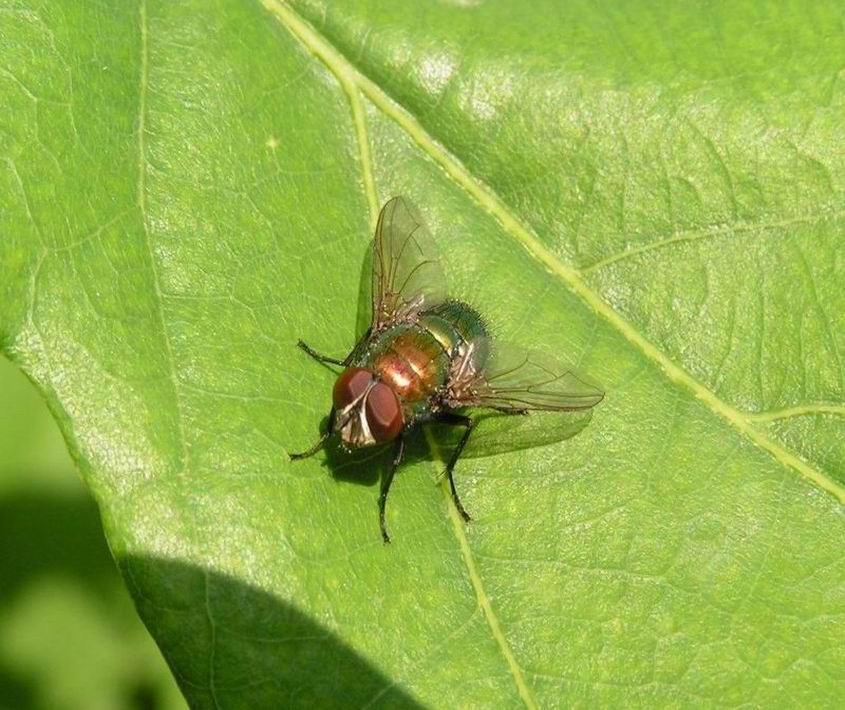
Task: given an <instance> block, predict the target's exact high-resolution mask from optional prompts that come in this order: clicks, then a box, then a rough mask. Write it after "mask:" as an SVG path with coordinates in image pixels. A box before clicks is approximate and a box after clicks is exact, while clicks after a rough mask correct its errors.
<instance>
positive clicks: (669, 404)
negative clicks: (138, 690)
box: [0, 0, 845, 707]
mask: <svg viewBox="0 0 845 710" xmlns="http://www.w3.org/2000/svg"><path fill="white" fill-rule="evenodd" d="M0 46H2V47H3V50H2V51H3V53H4V63H3V66H4V69H3V70H2V72H0V96H2V99H3V103H4V106H5V107H6V109H7V110H6V111H4V115H3V118H2V119H0V156H2V161H0V185H2V188H1V189H0V200H2V202H1V203H0V234H2V235H3V239H2V242H0V342H2V343H3V346H4V348H5V350H6V351H7V352H8V353H9V354H10V355H11V356H12V357H13V358H14V360H15V361H16V362H18V363H19V364H20V365H21V366H22V367H23V368H24V369H25V370H26V371H27V372H28V374H29V375H30V376H31V377H32V378H33V379H35V380H36V381H37V382H38V383H39V386H40V387H41V388H42V390H43V392H44V393H45V394H46V396H47V397H48V400H49V402H50V405H51V407H52V409H53V411H54V413H55V415H56V417H57V418H58V419H59V421H60V424H61V426H62V428H63V431H64V432H65V434H66V436H67V438H68V440H69V442H70V444H71V448H72V450H73V454H74V456H75V457H76V459H77V461H78V463H79V466H80V467H81V469H82V471H83V474H84V476H85V479H86V481H87V482H88V485H89V486H90V487H91V489H92V490H93V492H94V494H95V496H96V497H97V499H98V502H99V503H100V506H101V510H102V512H103V520H104V524H105V528H106V532H107V535H108V538H109V542H110V545H111V547H112V550H113V551H114V552H115V554H116V556H117V557H118V559H120V560H121V564H122V567H123V570H124V573H125V576H126V578H127V581H128V582H129V584H130V588H131V589H132V591H133V593H134V594H135V596H136V599H137V600H138V603H139V605H140V607H141V610H142V613H143V615H144V618H145V619H146V621H147V623H148V624H149V626H150V628H151V629H152V630H153V632H154V634H155V635H156V638H157V639H158V641H159V643H160V644H161V646H162V648H163V650H164V652H165V654H166V656H167V657H168V659H169V661H170V662H171V665H172V666H173V667H174V668H175V669H176V671H177V675H178V680H179V682H180V684H181V687H182V688H183V690H184V691H185V692H186V694H187V695H188V697H189V698H190V700H191V701H192V703H193V704H194V705H196V706H214V705H220V706H230V705H231V706H247V705H258V706H264V705H269V704H271V703H275V704H287V705H292V706H293V705H308V704H309V703H313V702H316V701H320V702H324V703H328V702H331V701H332V700H334V702H335V703H336V704H338V705H341V704H360V705H364V704H367V703H369V704H370V705H384V706H397V705H409V704H412V703H413V702H414V701H415V700H419V701H421V702H424V703H427V704H432V705H449V706H451V705H462V706H468V707H469V706H473V707H474V706H484V705H490V706H492V705H496V706H510V705H516V704H520V703H522V704H525V705H526V706H529V707H533V706H535V705H536V706H551V705H557V704H562V705H573V704H582V705H589V706H595V705H620V704H631V703H634V704H643V705H655V704H658V705H667V704H706V705H711V704H728V705H740V704H752V705H759V706H779V705H804V706H822V705H829V706H833V705H835V704H836V702H837V700H838V699H839V698H840V697H841V687H842V681H843V670H842V669H843V668H845V646H843V644H842V638H843V637H844V636H845V634H844V633H843V631H845V629H843V621H842V620H843V618H845V617H843V615H842V610H843V608H845V596H843V590H845V585H843V583H842V582H843V577H844V576H845V562H844V561H843V557H842V551H841V550H842V544H841V541H842V539H843V534H844V533H845V521H843V515H842V512H843V509H842V501H843V500H845V492H843V488H842V483H843V481H845V450H843V441H845V429H843V422H845V417H844V416H843V414H844V413H845V404H843V401H845V392H843V390H845V385H844V384H843V379H845V373H843V364H842V363H843V357H845V354H843V351H845V342H843V339H844V338H845V335H843V334H845V327H843V326H845V321H843V318H844V317H845V316H843V314H845V291H844V290H843V289H842V287H841V284H842V283H843V277H845V260H843V259H842V256H841V254H842V250H841V247H840V244H841V234H842V231H843V191H842V185H843V179H845V153H843V148H842V141H841V116H842V115H843V109H845V105H843V104H845V83H843V81H842V67H841V57H842V56H843V53H844V52H845V37H843V35H842V32H841V7H840V5H839V4H838V3H835V2H817V3H811V4H809V5H808V4H806V3H801V4H799V3H797V2H785V3H768V2H763V0H745V1H742V0H741V1H740V2H731V3H727V2H717V3H708V4H692V3H687V4H684V3H680V4H679V3H664V4H656V3H651V2H646V0H633V1H632V2H627V3H617V4H612V3H611V4H608V3H604V4H596V3H581V2H575V3H567V4H565V5H562V4H560V3H557V2H551V1H550V0H548V1H546V2H535V3H530V4H529V3H506V2H472V1H469V2H466V1H457V0H456V1H455V2H446V1H443V2H439V3H410V2H399V3H396V2H394V3H384V2H381V3H380V2H375V1H374V0H371V1H365V0H362V1H360V2H355V3H343V4H339V3H323V2H319V1H318V0H301V1H296V2H291V3H290V4H288V3H284V2H281V1H279V0H264V2H263V3H261V2H253V3H249V2H231V1H230V2H222V1H221V2H211V3H199V2H185V3H165V2H149V3H144V2H142V3H140V4H137V3H117V2H103V3H97V4H92V3H85V4H79V5H76V4H72V3H60V4H46V3H44V4H42V3H37V2H33V1H32V0H16V2H6V3H5V4H4V11H3V12H2V13H0ZM398 193H404V194H408V195H409V196H410V197H411V198H412V199H413V201H414V202H415V203H416V204H417V205H418V206H419V208H420V209H421V211H422V213H423V214H424V216H425V219H426V221H427V223H428V226H429V229H430V230H431V231H432V232H433V234H434V235H435V236H436V238H437V239H438V241H439V243H440V247H441V250H442V252H443V254H444V255H445V260H446V266H447V269H448V276H449V279H450V283H451V284H452V288H453V293H454V295H455V296H457V297H462V298H465V299H467V300H469V301H471V302H472V303H473V304H474V305H476V306H477V307H478V308H479V309H480V310H481V311H482V312H483V313H484V314H485V315H486V316H487V317H488V318H489V319H490V320H491V321H492V323H493V325H494V326H495V327H496V332H497V335H500V336H501V337H502V338H504V339H507V340H509V341H513V342H518V343H521V344H523V345H525V346H529V347H540V348H542V349H546V350H550V351H553V352H559V353H561V354H562V355H563V356H564V357H565V358H566V359H570V360H574V361H575V362H576V363H577V364H579V365H580V367H581V368H582V369H584V370H585V371H587V372H588V373H589V374H591V375H593V376H594V377H595V378H596V379H598V380H599V381H601V382H602V383H603V384H604V386H605V388H606V390H607V398H606V400H605V401H604V402H603V403H602V404H601V405H600V407H599V408H598V409H597V410H596V412H595V414H594V416H593V418H592V421H591V422H590V423H589V425H588V426H587V427H586V428H585V429H584V430H583V431H582V432H581V433H580V434H578V435H577V436H575V437H574V438H571V439H568V440H565V441H561V442H558V443H553V444H550V445H548V446H544V447H540V448H536V449H528V450H521V451H517V452H510V453H501V454H500V455H496V456H489V457H484V458H477V459H472V460H467V461H464V462H463V463H462V464H461V465H460V466H459V469H458V474H457V478H458V485H459V487H460V489H461V492H462V498H463V501H464V503H465V504H466V506H467V508H468V510H469V511H470V512H471V513H472V514H473V516H474V518H475V520H474V522H473V523H472V524H471V525H469V526H468V527H466V528H465V527H464V526H463V525H461V524H460V520H459V519H458V517H457V515H456V513H455V511H454V510H453V509H452V507H451V505H450V503H449V499H448V495H447V491H446V490H445V489H444V486H443V485H442V484H441V485H440V488H439V489H438V488H436V487H435V486H433V485H432V481H433V480H435V479H436V478H437V475H438V473H439V470H440V467H441V465H440V464H437V463H432V462H431V461H429V460H425V459H421V460H418V461H417V462H416V463H414V464H413V465H411V466H408V467H407V468H405V469H403V470H402V472H401V474H400V475H399V477H398V479H397V483H396V484H395V487H394V492H393V493H392V494H391V500H390V505H389V524H390V527H391V531H392V533H393V536H394V544H393V545H392V546H391V547H388V548H386V547H384V546H382V544H381V542H380V539H379V536H378V528H377V521H376V512H375V511H376V505H375V499H376V491H375V490H374V488H373V487H372V485H353V484H351V482H350V479H354V478H355V477H354V476H352V475H346V474H344V473H341V472H339V473H338V475H337V476H336V477H333V476H332V475H330V473H329V471H327V470H326V469H325V468H324V467H323V466H322V465H321V464H322V462H323V459H322V458H321V457H317V458H315V459H312V460H309V461H306V462H301V463H298V464H290V463H289V462H288V461H287V457H286V453H287V451H289V450H299V449H302V448H303V447H305V446H306V445H308V444H309V443H310V442H311V441H312V440H313V439H314V437H315V436H316V435H317V427H318V423H319V421H320V420H321V418H322V417H323V416H324V415H325V413H326V412H327V410H328V407H329V400H330V388H331V384H332V374H331V373H330V372H329V371H328V370H327V369H325V368H320V367H318V366H316V365H315V364H314V363H313V362H311V361H309V360H308V359H307V358H305V357H304V356H303V355H302V353H300V352H298V351H297V349H296V348H295V342H296V340H297V338H299V337H302V338H304V339H306V340H308V341H309V342H310V343H311V344H312V345H314V346H315V347H318V348H319V349H321V350H325V351H327V352H331V353H337V354H343V353H345V352H346V351H347V350H348V349H349V348H350V347H351V345H352V333H353V332H354V327H355V320H356V296H357V291H358V277H359V273H360V269H361V263H362V259H363V256H364V252H365V249H366V245H367V243H368V241H369V238H370V234H371V228H372V223H373V219H374V215H375V212H376V210H377V208H378V206H379V205H380V204H381V203H382V202H383V201H385V200H386V199H387V198H388V197H389V196H391V195H394V194H398ZM321 456H322V455H321ZM356 480H360V482H361V483H370V484H372V483H374V479H373V476H369V477H364V478H363V479H356ZM327 658H328V659H331V661H330V662H326V660H325V659H327ZM271 699H272V700H271ZM280 699H281V700H280Z"/></svg>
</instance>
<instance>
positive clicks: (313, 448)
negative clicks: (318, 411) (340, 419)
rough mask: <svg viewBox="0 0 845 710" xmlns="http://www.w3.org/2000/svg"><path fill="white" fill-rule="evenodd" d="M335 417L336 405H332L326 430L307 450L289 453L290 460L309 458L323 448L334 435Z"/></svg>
mask: <svg viewBox="0 0 845 710" xmlns="http://www.w3.org/2000/svg"><path fill="white" fill-rule="evenodd" d="M334 417H335V411H334V407H332V411H330V412H329V421H328V422H327V423H326V430H325V431H324V432H323V433H322V434H321V435H320V438H319V439H317V441H316V442H315V443H314V445H313V446H311V447H310V448H308V449H306V450H305V451H301V452H299V453H298V454H288V457H289V458H290V460H291V461H299V460H300V459H307V458H308V457H309V456H313V455H314V454H316V453H317V452H318V451H319V450H320V449H322V448H323V444H325V443H326V439H328V438H329V437H330V436H331V435H332V431H333V430H334Z"/></svg>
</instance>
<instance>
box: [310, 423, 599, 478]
mask: <svg viewBox="0 0 845 710" xmlns="http://www.w3.org/2000/svg"><path fill="white" fill-rule="evenodd" d="M468 413H469V414H470V415H471V416H473V418H475V419H477V420H478V425H477V426H476V428H475V430H474V431H473V433H472V436H471V437H470V439H469V442H468V443H467V446H466V448H464V451H463V453H462V454H461V459H473V458H483V457H485V456H495V455H498V454H504V453H509V452H513V451H522V450H524V449H532V448H536V447H538V446H548V445H550V444H556V443H559V442H561V441H564V440H566V439H571V438H572V437H574V436H576V435H578V434H579V433H580V432H581V431H582V430H583V429H584V428H585V427H586V426H587V424H589V423H590V419H591V418H592V412H591V411H589V410H588V411H585V412H531V413H530V414H527V415H524V416H508V415H503V414H500V413H498V412H492V411H489V410H487V411H483V410H478V411H477V412H476V413H473V412H471V411H469V412H468ZM327 423H328V417H326V418H324V419H323V420H322V422H321V423H320V429H319V431H321V432H322V431H325V427H326V425H327ZM426 428H428V429H430V431H431V434H432V439H433V441H434V442H435V445H436V447H437V449H438V452H439V455H435V453H434V452H432V451H431V447H430V446H429V443H428V437H427V436H426V432H425V429H426ZM463 433H464V429H463V427H453V426H446V425H443V424H427V425H423V426H422V427H418V428H416V429H414V430H412V431H410V432H408V433H407V434H406V444H407V447H406V449H405V464H410V463H414V462H419V461H431V460H435V459H437V460H440V459H442V458H445V457H448V455H449V453H450V452H451V451H452V450H453V449H454V448H455V447H456V446H457V445H458V441H459V440H460V438H461V436H462V435H463ZM314 456H315V457H316V458H317V459H318V460H321V461H322V463H323V465H324V466H325V467H326V468H328V469H329V471H330V472H331V474H332V476H333V477H334V478H335V479H336V480H338V481H343V482H349V483H357V484H359V485H365V486H372V485H374V484H376V483H377V482H378V481H379V480H380V479H381V476H382V475H384V472H385V471H386V470H387V467H388V466H389V465H390V462H391V459H392V456H393V447H392V445H391V444H387V445H382V446H377V447H372V448H366V449H358V450H357V451H345V450H344V449H343V448H342V447H341V446H340V439H339V437H338V436H337V435H334V436H332V437H331V438H330V439H329V440H328V441H327V442H326V445H325V446H324V447H323V450H322V452H317V453H316V454H314ZM460 466H461V464H460V462H459V463H458V468H456V471H458V470H459V469H460ZM400 473H401V470H400ZM397 475H398V474H397Z"/></svg>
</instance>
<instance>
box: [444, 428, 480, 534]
mask: <svg viewBox="0 0 845 710" xmlns="http://www.w3.org/2000/svg"><path fill="white" fill-rule="evenodd" d="M437 421H438V422H440V423H441V424H449V425H450V426H462V427H466V431H465V432H464V435H463V436H462V437H461V440H460V441H459V442H458V445H457V446H456V447H455V450H454V451H453V452H452V457H451V458H450V459H449V463H447V464H446V474H447V475H448V476H449V488H451V489H452V500H453V501H454V502H455V507H456V508H457V509H458V512H459V513H460V514H461V517H462V518H463V519H464V520H465V521H466V522H469V521H470V520H471V519H472V518H470V517H469V513H467V512H466V510H465V509H464V506H463V504H462V503H461V499H460V498H459V497H458V491H457V489H456V488H455V478H454V476H453V475H452V472H453V471H454V470H455V464H456V463H458V459H459V458H460V456H461V452H462V451H463V450H464V446H466V445H467V441H469V435H470V434H472V430H473V429H474V428H475V421H474V420H472V419H470V418H469V417H465V416H463V415H462V414H453V413H452V412H444V413H443V414H441V415H440V416H439V417H438V418H437Z"/></svg>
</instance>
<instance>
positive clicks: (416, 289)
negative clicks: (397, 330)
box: [372, 197, 446, 332]
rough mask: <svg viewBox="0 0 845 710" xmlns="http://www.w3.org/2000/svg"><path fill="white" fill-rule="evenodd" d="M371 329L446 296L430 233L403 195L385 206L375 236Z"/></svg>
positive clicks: (405, 318)
mask: <svg viewBox="0 0 845 710" xmlns="http://www.w3.org/2000/svg"><path fill="white" fill-rule="evenodd" d="M372 296H373V312H372V328H373V331H374V332H375V331H378V330H381V329H382V328H384V327H386V326H388V325H391V324H393V323H396V322H400V321H403V320H407V319H409V318H410V317H412V316H413V315H414V314H415V313H418V312H419V311H421V310H423V309H424V308H428V307H430V306H432V305H434V304H436V303H439V302H441V301H443V300H444V299H445V298H446V279H445V277H444V276H443V269H442V267H441V265H440V260H439V259H438V257H437V253H436V250H435V249H434V244H433V242H432V239H431V236H430V235H429V233H428V231H427V230H426V229H425V227H424V226H423V224H422V220H421V219H420V217H419V216H418V215H417V212H416V210H415V209H414V208H413V207H412V206H411V204H410V203H409V202H408V200H407V199H406V198H404V197H394V198H393V199H391V200H389V201H388V202H387V203H386V204H385V205H384V207H382V210H381V214H380V215H379V218H378V225H377V226H376V234H375V238H374V239H373V281H372Z"/></svg>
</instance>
